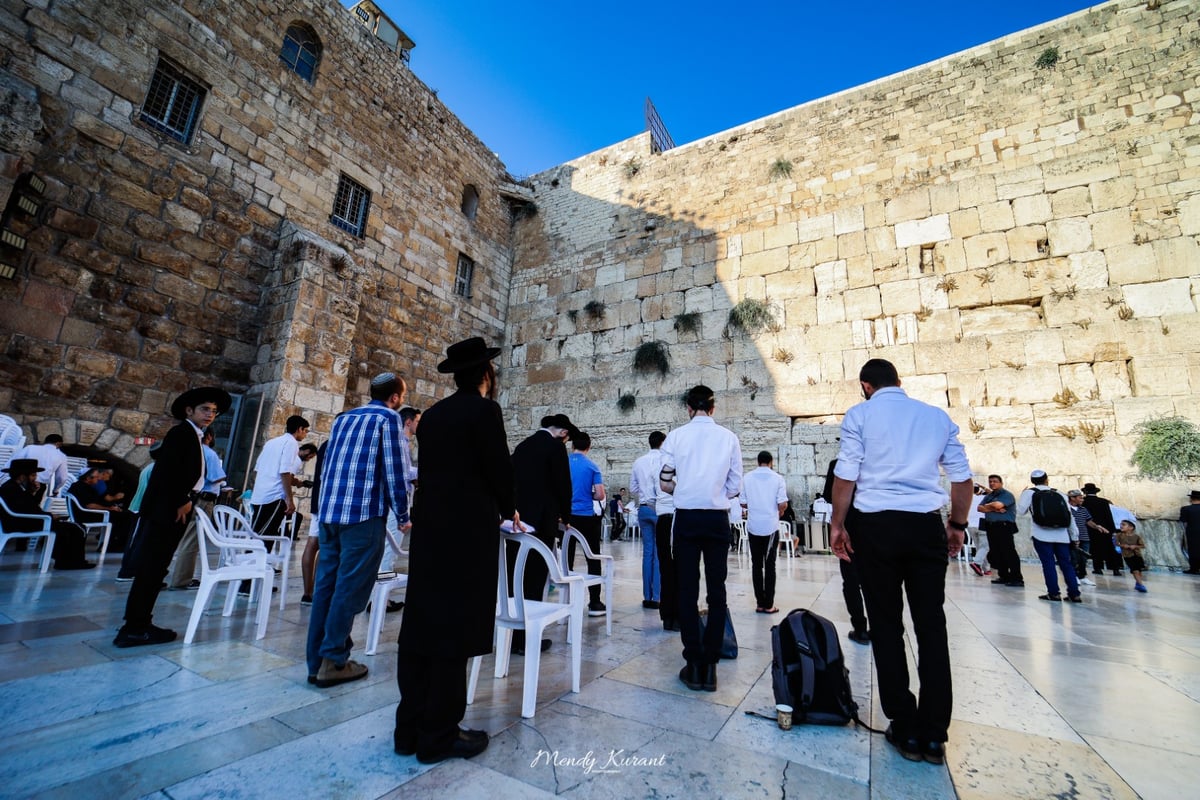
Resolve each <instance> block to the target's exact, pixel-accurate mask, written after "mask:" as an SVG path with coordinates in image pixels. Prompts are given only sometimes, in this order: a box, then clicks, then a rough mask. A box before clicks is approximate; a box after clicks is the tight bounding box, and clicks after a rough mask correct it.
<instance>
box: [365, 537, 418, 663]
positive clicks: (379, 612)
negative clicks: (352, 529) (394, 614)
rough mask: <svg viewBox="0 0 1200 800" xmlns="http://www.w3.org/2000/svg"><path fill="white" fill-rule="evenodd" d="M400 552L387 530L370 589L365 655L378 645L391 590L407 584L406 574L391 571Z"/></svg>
mask: <svg viewBox="0 0 1200 800" xmlns="http://www.w3.org/2000/svg"><path fill="white" fill-rule="evenodd" d="M399 553H400V543H399V542H397V541H396V539H395V537H394V536H392V532H391V531H387V546H386V547H384V550H383V559H382V560H381V561H380V563H379V575H378V576H377V577H376V578H375V588H374V589H372V590H371V615H370V616H369V617H368V618H367V648H366V650H365V651H364V652H365V653H366V654H367V655H369V656H373V655H375V651H376V649H378V647H379V635H380V634H381V633H382V632H383V620H384V617H385V616H386V615H387V606H388V601H389V600H390V599H391V597H392V592H394V591H397V590H399V589H404V588H405V587H407V586H408V576H407V575H402V574H400V573H396V572H393V571H392V562H394V561H395V560H396V557H397V556H398V555H399Z"/></svg>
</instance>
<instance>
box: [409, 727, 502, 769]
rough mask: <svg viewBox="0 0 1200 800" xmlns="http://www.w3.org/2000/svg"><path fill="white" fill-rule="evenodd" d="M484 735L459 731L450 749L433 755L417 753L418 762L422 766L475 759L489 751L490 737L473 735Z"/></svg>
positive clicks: (484, 734) (447, 748) (446, 748)
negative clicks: (456, 759)
mask: <svg viewBox="0 0 1200 800" xmlns="http://www.w3.org/2000/svg"><path fill="white" fill-rule="evenodd" d="M477 733H482V731H473V732H472V733H471V734H469V733H467V732H466V731H461V730H460V731H459V732H458V735H457V736H455V737H454V741H452V742H451V743H450V745H449V746H448V747H445V748H443V749H441V750H438V751H436V752H433V753H421V752H419V751H418V753H417V761H420V762H421V763H422V764H436V763H438V762H439V761H445V760H446V759H447V758H474V757H475V756H477V755H479V754H480V753H482V752H483V751H484V750H487V746H488V735H487V734H486V733H483V735H482V736H477V735H472V734H477Z"/></svg>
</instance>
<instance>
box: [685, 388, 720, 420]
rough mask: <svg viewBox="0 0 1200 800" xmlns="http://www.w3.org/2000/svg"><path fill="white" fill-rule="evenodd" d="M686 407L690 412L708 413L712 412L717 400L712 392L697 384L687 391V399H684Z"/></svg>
mask: <svg viewBox="0 0 1200 800" xmlns="http://www.w3.org/2000/svg"><path fill="white" fill-rule="evenodd" d="M684 402H685V403H687V407H688V408H690V409H691V410H692V411H703V412H705V413H708V412H710V411H712V410H713V406H715V405H716V404H717V398H715V397H714V396H713V390H712V389H710V388H708V387H707V386H705V385H704V384H702V383H701V384H698V385H696V386H693V387H692V388H691V389H688V393H687V397H686V398H685V399H684Z"/></svg>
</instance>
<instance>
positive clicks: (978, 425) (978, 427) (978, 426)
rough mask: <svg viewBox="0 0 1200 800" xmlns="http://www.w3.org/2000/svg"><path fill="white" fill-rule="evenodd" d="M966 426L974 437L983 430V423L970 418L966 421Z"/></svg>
mask: <svg viewBox="0 0 1200 800" xmlns="http://www.w3.org/2000/svg"><path fill="white" fill-rule="evenodd" d="M967 425H968V426H969V427H970V428H971V433H974V434H975V435H979V434H980V433H981V432H982V431H983V428H984V425H983V423H982V422H980V421H979V420H977V419H975V418H974V417H971V419H969V420H968V421H967Z"/></svg>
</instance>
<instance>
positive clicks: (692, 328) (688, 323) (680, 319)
mask: <svg viewBox="0 0 1200 800" xmlns="http://www.w3.org/2000/svg"><path fill="white" fill-rule="evenodd" d="M675 330H677V331H679V332H680V333H696V332H697V331H698V330H700V312H698V311H685V312H683V313H682V314H676V315H675Z"/></svg>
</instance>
